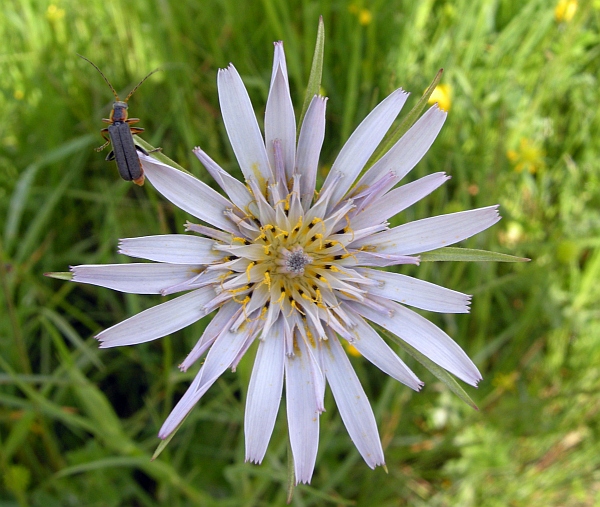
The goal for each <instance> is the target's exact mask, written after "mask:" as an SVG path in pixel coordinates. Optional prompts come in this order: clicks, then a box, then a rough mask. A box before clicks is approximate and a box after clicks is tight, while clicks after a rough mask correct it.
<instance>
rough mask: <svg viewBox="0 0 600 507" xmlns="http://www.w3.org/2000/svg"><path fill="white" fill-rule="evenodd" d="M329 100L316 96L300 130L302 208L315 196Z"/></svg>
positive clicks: (297, 164)
mask: <svg viewBox="0 0 600 507" xmlns="http://www.w3.org/2000/svg"><path fill="white" fill-rule="evenodd" d="M326 105H327V99H326V98H325V97H320V96H317V95H315V96H314V97H313V99H312V101H311V102H310V105H309V106H308V109H307V110H306V115H305V116H304V120H303V121H302V127H301V128H300V136H299V137H298V151H297V152H296V171H297V172H298V173H299V174H301V175H302V178H301V179H300V189H301V191H300V193H301V194H302V195H301V199H302V206H303V207H304V210H305V211H307V210H308V206H309V205H310V203H311V202H312V200H313V197H314V194H315V184H316V182H317V170H318V168H319V155H320V153H321V148H322V146H323V140H324V139H325V106H326Z"/></svg>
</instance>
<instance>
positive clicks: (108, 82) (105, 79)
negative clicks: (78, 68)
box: [75, 53, 121, 102]
mask: <svg viewBox="0 0 600 507" xmlns="http://www.w3.org/2000/svg"><path fill="white" fill-rule="evenodd" d="M75 54H76V55H77V56H78V57H79V58H83V59H84V60H85V61H86V62H89V63H90V64H91V65H92V67H94V68H95V69H96V70H97V71H98V72H100V75H101V76H102V77H103V78H104V81H106V84H107V85H108V86H109V87H110V89H111V90H112V92H113V95H114V96H115V98H116V99H117V101H119V102H120V101H121V99H120V98H119V96H118V95H117V92H116V91H115V89H114V88H113V85H111V84H110V81H109V80H108V79H107V78H106V76H105V75H104V73H103V72H102V71H101V70H100V69H99V68H98V66H97V65H96V64H95V63H94V62H92V60H89V59H88V58H86V57H85V56H83V55H80V54H79V53H75Z"/></svg>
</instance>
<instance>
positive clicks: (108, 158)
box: [105, 150, 115, 161]
mask: <svg viewBox="0 0 600 507" xmlns="http://www.w3.org/2000/svg"><path fill="white" fill-rule="evenodd" d="M114 159H115V152H114V151H112V150H110V153H109V154H108V155H106V159H105V160H109V161H110V160H114Z"/></svg>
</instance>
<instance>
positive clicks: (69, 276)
mask: <svg viewBox="0 0 600 507" xmlns="http://www.w3.org/2000/svg"><path fill="white" fill-rule="evenodd" d="M44 276H47V277H48V278H56V279H57V280H66V281H67V282H70V281H71V280H73V273H71V272H70V271H55V272H51V273H44Z"/></svg>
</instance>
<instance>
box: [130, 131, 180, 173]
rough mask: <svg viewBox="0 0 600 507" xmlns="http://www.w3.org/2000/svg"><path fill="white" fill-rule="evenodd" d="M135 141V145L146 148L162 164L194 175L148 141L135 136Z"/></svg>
mask: <svg viewBox="0 0 600 507" xmlns="http://www.w3.org/2000/svg"><path fill="white" fill-rule="evenodd" d="M133 140H134V141H135V144H137V145H138V146H141V147H142V148H144V149H145V150H146V151H147V152H148V153H150V154H151V155H152V156H153V157H154V158H155V159H156V160H160V161H161V162H163V163H165V164H167V165H170V166H171V167H174V168H175V169H179V170H180V171H183V172H184V173H187V174H192V173H191V172H189V171H188V170H187V169H184V168H183V167H181V166H180V165H179V164H178V163H177V162H175V161H174V160H172V159H170V158H169V157H167V156H166V155H165V154H164V153H163V152H162V151H160V148H155V147H154V146H152V145H151V144H150V143H147V142H146V141H144V140H143V139H142V138H141V137H138V136H133Z"/></svg>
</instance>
